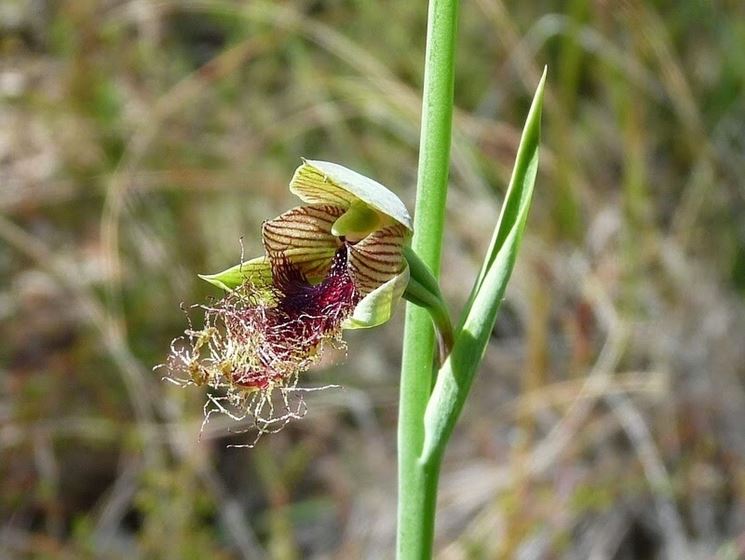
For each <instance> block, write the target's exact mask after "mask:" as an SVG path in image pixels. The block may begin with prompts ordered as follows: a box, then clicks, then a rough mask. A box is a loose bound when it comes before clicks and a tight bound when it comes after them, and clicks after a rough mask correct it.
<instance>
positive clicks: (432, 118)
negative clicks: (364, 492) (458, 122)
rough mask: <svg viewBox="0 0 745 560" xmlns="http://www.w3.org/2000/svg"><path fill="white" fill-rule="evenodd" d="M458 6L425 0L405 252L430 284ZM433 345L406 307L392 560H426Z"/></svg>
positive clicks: (440, 222) (433, 489)
mask: <svg viewBox="0 0 745 560" xmlns="http://www.w3.org/2000/svg"><path fill="white" fill-rule="evenodd" d="M457 12H458V2H457V0H430V3H429V11H428V15H427V48H426V55H425V66H424V88H423V99H422V125H421V134H420V144H419V145H420V151H419V166H418V174H417V198H416V207H415V215H414V237H413V239H412V249H413V250H414V252H415V253H416V254H417V255H418V256H419V257H420V258H421V260H422V261H423V262H424V263H425V264H426V265H427V266H428V267H429V269H430V270H431V271H432V273H433V274H434V275H435V277H437V276H438V275H439V270H440V257H441V249H442V233H443V227H444V217H445V202H446V198H447V185H448V171H449V167H450V140H451V129H452V115H453V79H454V57H455V56H454V55H455V39H456V30H457ZM434 346H435V337H434V330H433V328H432V324H431V322H430V318H429V314H428V312H427V311H426V310H425V309H422V308H420V307H418V306H417V305H414V304H412V303H409V304H407V306H406V327H405V331H404V347H403V357H402V364H401V396H400V407H399V418H398V461H399V463H398V536H397V539H398V540H397V558H398V559H399V560H420V559H421V560H425V559H429V558H431V556H432V546H433V542H434V523H435V505H436V500H437V480H438V476H439V466H440V463H439V461H429V462H428V463H426V464H425V463H423V462H422V461H421V460H420V455H421V453H422V448H423V444H424V413H425V410H426V407H427V402H428V400H429V396H430V393H431V390H432V385H433V375H434V368H433V358H434Z"/></svg>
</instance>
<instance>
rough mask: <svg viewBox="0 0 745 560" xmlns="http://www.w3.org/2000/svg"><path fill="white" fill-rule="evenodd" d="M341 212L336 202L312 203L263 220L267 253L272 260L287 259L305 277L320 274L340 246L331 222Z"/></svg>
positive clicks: (322, 275) (263, 235)
mask: <svg viewBox="0 0 745 560" xmlns="http://www.w3.org/2000/svg"><path fill="white" fill-rule="evenodd" d="M344 212H345V209H344V208H342V207H340V206H331V205H328V204H313V205H308V206H300V207H298V208H293V209H292V210H289V211H288V212H285V213H284V214H282V215H280V216H278V217H276V218H274V219H273V220H269V221H266V222H264V225H263V227H262V237H263V239H264V247H265V248H266V252H267V255H269V258H270V259H272V260H276V259H287V260H288V261H290V262H291V263H292V264H294V265H295V266H296V267H297V268H298V269H299V270H300V271H301V272H302V273H303V274H304V275H305V276H306V278H308V279H311V280H314V279H321V278H323V277H324V276H325V275H326V273H327V272H328V269H329V267H330V266H331V261H332V260H333V258H334V254H335V253H336V250H337V249H338V248H339V246H340V241H339V239H338V238H337V237H336V236H335V235H333V234H332V233H331V226H332V225H333V224H334V222H335V221H336V220H337V219H338V218H339V217H340V216H341V215H342V214H344Z"/></svg>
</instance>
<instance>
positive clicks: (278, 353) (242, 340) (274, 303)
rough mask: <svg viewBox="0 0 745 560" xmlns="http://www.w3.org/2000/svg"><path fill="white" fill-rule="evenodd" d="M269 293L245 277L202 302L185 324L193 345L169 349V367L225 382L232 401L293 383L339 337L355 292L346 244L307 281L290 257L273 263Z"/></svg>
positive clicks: (195, 378)
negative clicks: (199, 324)
mask: <svg viewBox="0 0 745 560" xmlns="http://www.w3.org/2000/svg"><path fill="white" fill-rule="evenodd" d="M272 284H273V285H272V286H271V289H270V292H271V293H270V297H267V291H266V289H263V290H257V289H256V288H255V287H254V286H253V285H252V284H251V283H250V282H245V283H244V284H243V285H242V286H240V287H239V288H238V289H236V290H234V291H233V292H231V293H229V294H228V295H226V296H225V297H224V298H222V299H221V300H219V301H218V302H216V303H215V304H214V305H211V306H205V307H204V309H205V326H204V328H203V329H202V330H201V331H191V330H190V331H187V333H186V334H187V336H188V338H189V341H190V343H191V344H190V346H191V348H187V349H183V348H181V349H179V348H176V346H175V345H174V349H173V351H172V354H171V356H170V358H169V362H168V369H169V370H170V372H171V373H172V374H173V372H183V373H185V374H186V376H187V380H189V381H191V382H194V383H196V384H198V385H202V384H206V385H209V386H211V387H213V388H223V389H226V390H227V392H228V396H229V397H230V398H231V401H234V402H235V403H236V404H238V403H239V401H240V400H241V399H245V398H246V397H247V396H248V395H249V394H250V393H252V392H255V391H264V392H271V390H272V389H273V388H275V387H287V386H292V385H293V384H294V383H295V382H296V379H297V375H298V374H299V373H302V372H304V371H307V370H308V369H309V368H310V367H311V366H312V365H313V364H314V363H315V362H317V361H318V359H319V358H320V356H321V352H322V350H323V345H324V344H326V343H333V342H339V341H340V340H341V339H340V335H341V325H342V323H343V322H344V320H345V319H346V318H347V317H349V315H350V314H351V313H352V311H353V310H354V307H355V305H356V304H357V303H358V301H359V299H360V296H359V294H358V291H357V289H356V288H355V285H354V282H353V280H352V278H351V276H350V274H349V272H348V270H347V247H346V246H344V245H343V246H342V247H340V248H339V249H338V251H337V252H336V255H335V257H334V260H333V262H332V265H331V267H330V269H329V272H328V274H327V275H326V277H325V278H324V279H323V280H322V281H321V282H320V283H318V284H311V283H310V282H309V281H308V279H307V278H306V277H305V276H304V274H303V273H302V272H301V271H300V270H299V269H298V268H297V267H296V266H294V265H293V264H292V263H291V262H289V261H288V260H286V259H280V260H279V261H278V262H276V263H273V266H272Z"/></svg>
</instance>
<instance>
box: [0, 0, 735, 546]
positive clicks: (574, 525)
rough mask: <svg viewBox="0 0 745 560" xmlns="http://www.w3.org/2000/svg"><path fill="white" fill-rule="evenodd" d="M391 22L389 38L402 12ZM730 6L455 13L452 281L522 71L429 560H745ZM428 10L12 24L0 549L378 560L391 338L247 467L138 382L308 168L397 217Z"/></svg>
mask: <svg viewBox="0 0 745 560" xmlns="http://www.w3.org/2000/svg"><path fill="white" fill-rule="evenodd" d="M392 14H395V17H393V16H392ZM743 16H745V12H744V11H743V8H742V7H741V6H740V5H739V3H737V2H724V3H720V4H719V5H718V6H716V7H715V6H714V5H711V4H708V3H702V2H695V1H693V0H691V1H688V2H680V3H673V4H670V3H664V2H658V1H655V2H642V1H640V0H625V1H623V2H618V3H608V2H601V1H593V2H591V1H589V0H575V1H573V2H569V3H563V2H548V1H546V2H539V3H519V2H507V3H503V2H502V1H501V0H479V1H478V2H473V3H464V4H463V7H462V18H461V33H462V36H461V40H460V42H459V51H458V61H459V62H458V63H459V68H458V77H457V84H456V99H457V103H458V111H457V114H456V127H455V145H454V153H453V173H452V189H451V194H450V200H449V210H448V220H449V230H448V233H447V236H446V241H447V246H446V251H445V257H444V261H443V262H444V263H445V264H444V273H443V274H444V279H443V285H444V290H445V292H446V295H447V296H448V298H449V299H450V301H451V302H452V303H453V308H454V309H456V308H457V306H458V305H460V304H461V303H462V302H463V300H464V298H465V297H466V294H467V290H468V287H469V285H470V282H471V278H472V276H473V275H474V274H475V270H476V266H477V263H478V262H479V258H480V255H481V253H482V251H483V250H484V249H485V246H486V244H487V242H488V238H487V237H485V235H486V233H485V232H487V231H488V230H490V229H491V226H492V224H493V221H494V219H495V217H496V215H497V212H498V209H499V204H500V197H501V193H502V192H503V189H504V187H505V182H506V180H507V174H508V173H509V169H510V167H511V163H512V159H513V157H514V150H515V147H516V142H517V138H518V132H519V131H518V129H517V126H519V124H520V123H521V122H522V120H523V118H524V112H525V109H526V104H527V102H528V101H529V95H530V93H532V89H533V87H534V85H535V82H536V81H537V77H538V72H539V69H541V68H542V67H543V65H544V64H548V65H549V67H550V69H551V72H550V84H549V89H550V91H549V92H548V96H547V105H546V116H545V119H544V123H545V125H544V130H545V134H544V139H545V150H544V158H543V161H542V163H543V166H542V174H541V176H540V178H539V182H538V185H537V190H536V193H537V194H536V201H535V206H534V209H533V213H532V216H531V223H530V225H529V230H528V236H527V239H526V242H525V244H524V250H523V253H522V256H521V259H520V262H519V263H518V269H517V270H516V272H515V276H514V279H513V283H512V286H511V289H510V291H509V294H508V299H507V302H506V305H505V306H504V307H503V312H502V314H501V317H500V319H499V322H498V325H497V328H496V329H495V333H494V338H493V343H492V344H491V347H490V349H489V351H488V354H487V358H486V362H485V367H484V368H483V371H482V372H481V375H480V377H479V378H478V380H477V384H478V385H477V387H476V388H475V390H474V392H473V399H472V402H471V403H470V405H469V408H468V409H467V410H466V413H465V415H464V418H463V421H462V422H461V424H460V425H459V427H458V433H457V435H456V437H455V440H454V443H453V445H452V450H451V451H450V453H449V455H448V457H447V460H446V464H445V469H444V473H443V479H442V493H441V507H440V515H439V518H438V527H439V533H438V534H439V540H438V545H437V549H438V557H439V558H443V559H447V560H450V559H466V558H468V559H470V558H475V559H476V558H505V559H506V558H519V559H525V560H528V559H536V560H538V559H550V558H566V559H575V558H576V559H585V558H592V559H605V558H607V559H617V560H625V559H629V560H630V559H646V558H650V559H652V558H655V559H656V558H665V559H671V560H672V559H675V560H677V559H681V558H690V559H692V560H695V559H699V558H700V559H709V558H717V559H722V560H729V559H733V560H734V559H736V558H741V557H745V533H743V529H742V528H743V527H745V507H744V506H743V504H745V432H744V431H743V429H742V426H745V389H744V382H745V366H744V365H743V364H745V346H743V344H742V342H743V336H742V333H743V332H745V301H744V300H743V295H744V294H745V229H743V224H745V218H744V216H745V191H743V184H745V176H744V172H743V169H745V165H744V164H745V157H744V156H743V153H745V152H743V146H745V135H744V134H743V131H745V106H743V102H742V98H743V85H744V83H743V82H744V80H745V67H743V61H742V57H739V56H737V54H736V53H739V52H741V51H742V49H743V48H744V47H745V28H743V25H742V21H743ZM424 17H425V6H424V5H423V4H422V5H420V3H401V2H383V3H380V2H378V3H363V2H355V3H339V2H330V1H312V2H311V1H304V0H293V1H291V2H281V3H279V2H250V3H245V2H244V3H241V2H231V1H228V0H222V1H218V0H204V1H182V2H177V1H175V0H172V1H164V2H138V1H130V2H96V1H94V0H88V1H84V2H78V1H75V2H72V1H69V2H61V3H54V2H26V1H21V0H18V1H11V2H6V3H5V4H3V5H0V52H2V57H0V99H1V101H0V123H1V124H0V162H1V163H0V278H2V279H3V280H4V281H2V282H0V340H1V341H2V342H1V343H0V557H3V558H88V557H90V558H218V559H219V558H265V557H271V558H278V559H292V558H358V557H359V558H390V557H391V551H392V549H393V546H392V545H393V539H394V522H395V497H394V491H395V438H394V433H395V420H396V401H397V375H398V374H397V368H398V366H397V363H398V358H399V353H400V339H401V317H397V318H396V319H395V320H394V321H393V322H392V324H390V325H388V326H386V327H384V328H381V329H376V330H375V331H372V332H365V333H352V334H351V335H350V336H348V337H347V338H348V341H349V355H348V357H347V359H343V357H340V360H339V362H338V364H337V365H335V366H332V367H327V368H323V369H319V370H318V371H315V372H313V373H312V374H310V375H308V376H307V377H306V378H305V379H304V380H302V383H303V384H304V385H305V386H321V385H326V384H341V385H343V388H342V389H333V390H329V391H325V392H320V393H311V394H309V395H308V396H307V401H308V407H309V413H308V415H307V416H306V417H305V419H304V420H302V421H300V422H294V423H292V424H290V426H288V427H287V428H286V429H285V430H284V431H283V432H281V433H279V434H276V435H273V436H271V437H268V438H265V439H264V440H262V442H261V444H260V445H259V446H258V447H257V448H256V449H253V450H245V449H232V448H227V447H226V446H227V445H228V444H230V443H240V442H241V441H243V439H242V438H244V437H245V436H241V435H240V434H238V433H236V432H238V431H240V430H241V429H242V428H244V427H245V426H243V425H241V424H240V423H234V422H229V421H225V420H218V421H215V422H211V423H210V424H208V425H207V428H206V431H204V432H203V433H202V434H201V437H200V436H199V427H200V425H201V415H202V403H203V397H204V395H202V394H201V393H200V392H199V391H198V390H196V389H188V390H182V389H178V388H175V387H173V386H171V385H169V384H166V383H162V382H161V381H160V379H159V378H158V376H157V375H155V374H153V373H151V371H150V370H151V367H152V366H153V365H155V364H157V363H159V362H161V361H162V360H163V358H164V357H165V354H166V352H167V348H168V343H169V341H170V340H171V338H173V337H174V336H176V335H177V334H178V333H179V332H180V331H182V330H183V328H184V322H185V320H184V317H183V314H182V313H181V311H180V310H179V304H180V303H181V302H187V303H192V302H198V301H201V300H203V299H204V298H206V297H207V296H209V295H210V294H212V293H213V292H212V290H211V289H210V287H209V286H208V285H207V284H203V283H199V281H198V280H197V279H196V273H198V272H212V271H216V270H220V269H222V268H224V267H226V266H228V265H230V264H232V263H234V262H236V261H237V260H238V258H239V257H240V244H239V238H240V237H241V236H244V244H245V250H246V254H252V253H254V252H255V251H257V250H258V249H259V241H258V231H259V224H260V223H261V221H262V220H263V219H266V218H268V217H273V216H275V215H277V214H278V213H279V212H281V211H282V210H284V209H286V208H288V207H289V206H291V205H292V204H293V201H292V200H291V196H290V194H289V193H288V192H287V190H286V184H287V182H288V180H289V177H290V174H291V172H292V170H293V169H294V168H295V167H296V165H297V163H298V160H299V157H300V156H309V157H314V158H319V159H329V160H332V161H338V162H340V163H343V164H345V165H347V166H349V167H352V168H355V169H358V170H360V171H361V172H364V173H367V174H369V175H370V176H373V177H375V178H377V179H378V180H380V181H381V182H383V183H385V184H387V185H389V186H391V187H392V188H393V189H395V190H396V191H397V192H399V193H400V194H401V196H402V197H403V198H404V199H406V200H408V201H411V200H413V183H414V176H415V164H416V152H417V147H416V142H417V137H418V110H419V109H418V107H419V98H418V91H419V88H420V84H421V62H422V49H423V43H424V41H423V36H422V34H423V30H424Z"/></svg>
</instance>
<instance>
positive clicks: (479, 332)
mask: <svg viewBox="0 0 745 560" xmlns="http://www.w3.org/2000/svg"><path fill="white" fill-rule="evenodd" d="M545 82H546V72H545V70H544V73H543V77H542V78H541V81H540V83H539V84H538V88H537V90H536V93H535V96H534V98H533V103H532V105H531V108H530V112H529V113H528V118H527V120H526V122H525V127H524V129H523V134H522V138H521V140H520V147H519V148H518V151H517V158H516V161H515V168H514V170H513V173H512V179H511V180H510V186H509V189H508V191H507V197H506V199H505V202H504V206H503V208H502V213H501V216H500V218H499V222H498V223H497V227H496V229H495V231H494V235H493V238H492V244H491V247H490V248H489V251H488V253H487V255H486V258H485V260H484V268H483V274H481V275H480V276H479V278H478V279H477V280H476V283H475V285H474V289H473V294H474V295H473V298H472V303H471V306H470V309H468V310H467V311H466V315H465V319H464V321H463V327H462V329H461V330H460V331H459V332H458V333H457V335H456V339H455V345H454V347H453V351H452V353H451V354H450V356H449V357H448V359H447V360H446V361H445V363H444V364H443V366H442V368H441V369H440V372H439V374H438V376H437V382H436V383H435V387H434V391H433V392H432V395H431V397H430V400H429V403H428V404H427V409H426V412H425V416H424V446H423V451H422V456H421V461H422V462H423V463H425V464H428V463H430V462H431V461H434V462H439V459H440V457H441V456H442V454H443V452H444V450H445V446H446V445H447V441H448V439H449V438H450V435H451V433H452V431H453V428H454V426H455V423H456V421H457V419H458V416H459V415H460V412H461V410H462V409H463V405H464V403H465V401H466V397H467V396H468V391H469V389H470V388H471V384H472V382H473V378H474V375H475V373H476V370H477V369H478V366H479V364H480V363H481V358H482V356H483V354H484V351H485V349H486V345H487V343H488V341H489V336H490V334H491V331H492V329H493V328H494V322H495V320H496V317H497V311H498V310H499V306H500V304H501V302H502V298H503V297H504V292H505V289H506V288H507V283H508V281H509V279H510V275H511V274H512V269H513V268H514V265H515V260H516V259H517V253H518V250H519V248H520V242H521V240H522V235H523V231H524V229H525V224H526V222H527V219H528V211H529V209H530V202H531V199H532V196H533V185H534V184H535V178H536V174H537V171H538V151H539V146H540V128H541V108H542V104H543V90H544V86H545Z"/></svg>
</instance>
